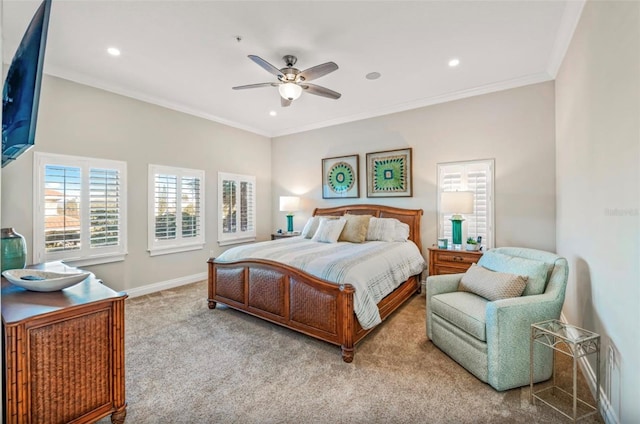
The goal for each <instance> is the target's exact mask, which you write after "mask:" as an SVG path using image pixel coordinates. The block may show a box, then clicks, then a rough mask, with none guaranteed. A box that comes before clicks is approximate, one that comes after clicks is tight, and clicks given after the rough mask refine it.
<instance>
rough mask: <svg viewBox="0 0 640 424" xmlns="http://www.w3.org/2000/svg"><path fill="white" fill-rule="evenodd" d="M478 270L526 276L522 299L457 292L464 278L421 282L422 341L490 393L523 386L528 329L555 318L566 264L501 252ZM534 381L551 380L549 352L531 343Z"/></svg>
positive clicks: (528, 252) (531, 253)
mask: <svg viewBox="0 0 640 424" xmlns="http://www.w3.org/2000/svg"><path fill="white" fill-rule="evenodd" d="M478 265H482V266H483V267H485V268H487V269H490V270H492V271H500V272H507V273H511V274H518V275H526V276H528V282H527V286H526V288H525V291H524V293H523V295H522V296H520V297H512V298H508V299H500V300H495V301H489V300H487V299H485V298H483V297H480V296H478V295H476V294H473V293H470V292H466V291H458V283H459V282H460V279H461V278H462V276H463V275H464V274H451V275H435V276H431V277H429V278H427V284H426V288H427V293H426V298H427V337H428V338H429V339H430V340H432V341H433V343H434V344H435V345H436V346H438V348H440V349H441V350H442V351H444V352H445V353H446V354H447V355H449V356H450V357H451V358H453V359H454V360H455V361H456V362H458V363H459V364H460V365H462V366H463V367H464V368H466V369H467V370H468V371H469V372H471V373H472V374H473V375H475V376H476V377H478V378H479V379H480V380H482V381H483V382H485V383H488V384H490V385H491V386H492V387H493V388H495V389H496V390H499V391H502V390H508V389H512V388H515V387H520V386H525V385H527V384H529V362H530V360H529V358H530V356H529V355H530V352H529V346H530V336H531V324H533V323H536V322H541V321H546V320H549V319H558V318H559V317H560V312H561V310H562V305H563V303H564V295H565V289H566V285H567V276H568V264H567V260H566V259H564V258H562V257H560V256H558V255H556V254H554V253H550V252H544V251H540V250H534V249H525V248H514V247H502V248H496V249H492V250H490V251H488V252H486V253H485V254H484V255H483V256H482V258H481V259H480V261H479V262H478ZM534 349H536V350H535V352H534V353H535V355H536V356H535V358H536V360H535V364H534V365H535V368H534V381H535V382H539V381H545V380H548V379H549V378H550V377H551V374H552V371H553V370H552V367H553V356H552V355H553V353H552V351H551V349H548V348H546V347H544V346H541V345H538V344H536V346H535V347H534Z"/></svg>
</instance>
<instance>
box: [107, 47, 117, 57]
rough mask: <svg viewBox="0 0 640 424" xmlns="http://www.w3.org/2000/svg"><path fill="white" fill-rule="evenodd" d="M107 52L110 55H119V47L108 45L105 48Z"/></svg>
mask: <svg viewBox="0 0 640 424" xmlns="http://www.w3.org/2000/svg"><path fill="white" fill-rule="evenodd" d="M107 53H109V54H110V55H111V56H120V49H118V48H115V47H109V48H108V49H107Z"/></svg>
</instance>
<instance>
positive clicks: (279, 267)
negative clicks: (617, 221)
mask: <svg viewBox="0 0 640 424" xmlns="http://www.w3.org/2000/svg"><path fill="white" fill-rule="evenodd" d="M208 264H209V299H208V301H209V308H210V309H214V308H215V307H216V303H218V302H219V303H222V304H225V305H227V306H229V307H231V308H234V309H238V310H241V311H244V312H247V313H249V314H251V315H255V316H257V317H260V318H262V319H265V320H268V321H271V322H274V323H276V324H280V325H282V326H284V327H287V328H290V329H292V330H295V331H298V332H300V333H304V334H307V335H309V336H312V337H315V338H318V339H320V340H324V341H326V342H329V343H332V344H335V345H338V346H340V349H341V351H342V359H343V360H344V361H345V362H351V361H353V355H354V346H355V344H356V343H357V342H358V341H360V339H362V338H363V337H364V336H365V335H367V334H368V333H369V332H370V331H371V330H364V329H363V328H362V327H361V326H360V323H359V322H358V320H357V319H356V316H355V313H354V309H353V293H354V288H353V286H351V285H350V284H341V285H336V284H333V283H329V282H327V281H324V280H321V279H318V278H316V277H313V276H311V275H309V274H306V273H304V272H302V271H300V270H298V269H296V268H292V267H289V266H287V265H283V264H280V263H277V262H271V261H267V260H247V261H238V262H231V263H224V264H223V263H216V262H215V261H214V260H213V259H209V261H208ZM419 288H420V284H419V278H418V276H414V277H411V278H410V279H409V280H408V281H407V282H405V283H404V284H402V285H401V286H400V287H398V288H397V289H396V290H395V291H393V292H392V293H391V294H389V295H388V296H387V297H385V298H384V299H383V300H382V301H381V302H380V303H379V304H378V307H379V309H380V315H381V317H382V319H383V320H384V319H385V318H386V317H387V316H389V315H390V314H391V313H392V312H393V311H394V310H396V309H397V308H398V307H399V306H400V305H402V304H403V303H404V302H405V301H406V300H407V299H408V298H409V297H411V295H413V294H414V293H416V292H417V291H419Z"/></svg>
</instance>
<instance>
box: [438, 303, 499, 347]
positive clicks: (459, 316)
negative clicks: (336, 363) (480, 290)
mask: <svg viewBox="0 0 640 424" xmlns="http://www.w3.org/2000/svg"><path fill="white" fill-rule="evenodd" d="M488 302H489V301H488V300H486V299H483V298H482V297H480V296H476V295H475V294H472V293H466V292H453V293H443V294H438V295H436V296H433V298H432V299H431V311H432V313H434V314H435V315H438V316H440V317H442V318H444V319H445V320H446V321H448V322H450V323H451V324H453V325H455V326H456V327H458V328H459V329H461V330H463V331H465V332H467V333H469V334H470V335H472V336H473V337H475V338H476V339H478V340H481V341H483V342H484V341H486V340H487V335H486V319H485V315H486V307H487V303H488Z"/></svg>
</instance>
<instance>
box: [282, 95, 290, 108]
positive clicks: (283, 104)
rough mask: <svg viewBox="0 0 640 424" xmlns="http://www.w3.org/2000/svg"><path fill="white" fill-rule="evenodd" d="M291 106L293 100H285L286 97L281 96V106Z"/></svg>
mask: <svg viewBox="0 0 640 424" xmlns="http://www.w3.org/2000/svg"><path fill="white" fill-rule="evenodd" d="M290 105H291V100H289V99H285V98H284V97H282V96H280V106H282V107H287V106H290Z"/></svg>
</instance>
